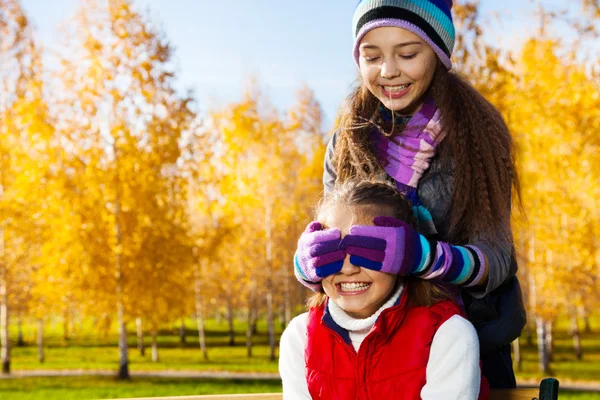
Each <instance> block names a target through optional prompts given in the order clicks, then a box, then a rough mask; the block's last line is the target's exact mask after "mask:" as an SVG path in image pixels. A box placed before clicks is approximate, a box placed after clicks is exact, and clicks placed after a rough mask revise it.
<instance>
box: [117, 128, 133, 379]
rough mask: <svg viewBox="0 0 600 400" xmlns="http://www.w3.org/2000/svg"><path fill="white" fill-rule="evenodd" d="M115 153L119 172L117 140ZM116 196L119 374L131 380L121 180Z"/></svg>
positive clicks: (118, 376) (119, 377) (120, 377)
mask: <svg viewBox="0 0 600 400" xmlns="http://www.w3.org/2000/svg"><path fill="white" fill-rule="evenodd" d="M113 153H114V156H115V163H116V167H117V171H118V170H119V154H118V148H117V140H116V139H115V140H114V141H113ZM115 183H116V188H115V189H116V192H115V193H116V194H115V213H114V217H115V239H116V240H115V242H116V243H115V244H116V248H117V249H116V251H115V252H114V256H115V280H116V284H117V285H116V286H117V287H116V292H117V293H116V295H117V323H118V326H119V372H118V374H117V378H118V379H129V357H128V354H127V330H126V326H125V306H124V305H123V276H122V273H123V271H122V265H121V251H122V249H121V246H122V239H121V221H120V219H121V198H120V193H119V190H120V187H119V184H120V183H119V180H118V177H117V180H116V182H115Z"/></svg>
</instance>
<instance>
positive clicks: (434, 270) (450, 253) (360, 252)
mask: <svg viewBox="0 0 600 400" xmlns="http://www.w3.org/2000/svg"><path fill="white" fill-rule="evenodd" d="M373 223H374V224H375V226H362V225H355V226H352V227H351V228H350V232H349V234H348V235H346V237H344V240H343V242H344V243H343V244H342V248H345V249H346V252H347V253H348V254H350V262H351V263H352V264H354V265H356V266H359V267H363V268H368V269H371V270H375V271H380V272H386V273H389V274H396V275H412V276H418V277H420V278H422V279H436V280H439V281H442V282H446V283H452V284H455V285H461V286H465V287H471V286H475V285H477V284H478V283H479V282H480V281H481V279H482V276H483V273H484V271H485V269H486V268H488V267H487V260H486V257H485V255H484V254H483V252H481V251H480V250H479V249H478V248H477V247H476V246H470V245H468V246H452V245H450V244H448V243H444V242H436V241H429V240H427V239H426V238H425V236H423V235H420V234H419V233H418V232H417V231H415V230H414V229H413V228H412V227H411V226H409V225H408V224H407V223H406V222H404V221H400V220H397V219H395V218H391V217H376V218H375V219H374V220H373Z"/></svg>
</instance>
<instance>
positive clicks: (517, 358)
mask: <svg viewBox="0 0 600 400" xmlns="http://www.w3.org/2000/svg"><path fill="white" fill-rule="evenodd" d="M513 354H514V362H515V366H516V370H517V371H521V367H522V364H523V363H522V360H521V345H520V343H519V338H517V339H516V340H515V341H514V342H513Z"/></svg>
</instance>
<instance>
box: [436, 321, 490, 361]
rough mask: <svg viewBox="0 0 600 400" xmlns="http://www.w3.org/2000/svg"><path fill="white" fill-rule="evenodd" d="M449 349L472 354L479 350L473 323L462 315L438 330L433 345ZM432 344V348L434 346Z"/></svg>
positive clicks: (446, 322) (445, 323)
mask: <svg viewBox="0 0 600 400" xmlns="http://www.w3.org/2000/svg"><path fill="white" fill-rule="evenodd" d="M436 342H437V344H438V345H439V346H440V347H443V348H446V349H449V348H456V349H458V350H460V351H468V352H472V351H475V350H478V349H479V340H478V338H477V331H476V330H475V327H474V326H473V324H472V323H470V322H469V321H468V320H467V319H466V318H464V317H462V316H460V315H458V314H457V315H453V316H452V317H450V318H448V319H447V320H446V321H445V322H444V323H443V324H442V325H440V327H439V328H438V330H437V332H436V333H435V336H434V338H433V344H436ZM433 344H432V346H433Z"/></svg>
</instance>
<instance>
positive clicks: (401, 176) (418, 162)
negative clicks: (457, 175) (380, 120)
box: [371, 100, 445, 194]
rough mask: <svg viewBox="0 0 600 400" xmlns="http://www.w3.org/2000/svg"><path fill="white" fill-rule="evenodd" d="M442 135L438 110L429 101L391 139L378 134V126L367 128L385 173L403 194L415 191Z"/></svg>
mask: <svg viewBox="0 0 600 400" xmlns="http://www.w3.org/2000/svg"><path fill="white" fill-rule="evenodd" d="M444 136H445V134H444V132H443V131H442V128H441V124H440V112H439V110H438V109H437V108H436V107H435V105H434V104H433V101H431V100H430V101H428V102H426V103H425V104H424V105H423V107H422V108H421V110H420V111H419V112H418V113H417V114H415V116H413V117H412V118H411V120H410V121H409V123H408V125H407V126H406V127H405V128H404V130H403V131H402V133H401V134H400V135H399V136H396V137H395V138H394V139H390V138H388V137H387V136H384V135H382V134H381V132H380V131H379V129H373V130H372V131H371V140H372V141H373V142H374V143H375V145H376V154H377V155H378V157H379V159H380V160H381V164H382V165H383V168H384V170H385V172H387V174H388V175H390V176H391V177H392V178H394V180H395V181H396V183H397V184H396V186H397V187H398V189H399V190H400V191H401V192H402V193H405V194H412V193H414V192H415V191H416V188H417V185H418V183H419V179H421V176H423V173H424V172H425V170H427V168H429V164H430V160H431V158H432V157H433V156H434V155H435V152H436V147H437V145H438V144H439V143H440V142H441V141H442V139H443V138H444Z"/></svg>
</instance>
